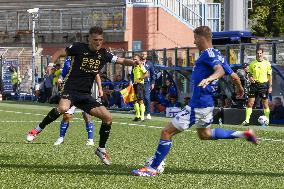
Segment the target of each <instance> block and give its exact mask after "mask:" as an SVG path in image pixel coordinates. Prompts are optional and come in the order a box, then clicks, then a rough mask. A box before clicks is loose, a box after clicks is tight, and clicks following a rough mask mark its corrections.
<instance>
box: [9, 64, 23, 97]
mask: <svg viewBox="0 0 284 189" xmlns="http://www.w3.org/2000/svg"><path fill="white" fill-rule="evenodd" d="M10 72H11V83H12V86H13V92H17V91H18V86H19V85H20V83H21V77H20V73H18V72H17V70H16V68H15V67H10Z"/></svg>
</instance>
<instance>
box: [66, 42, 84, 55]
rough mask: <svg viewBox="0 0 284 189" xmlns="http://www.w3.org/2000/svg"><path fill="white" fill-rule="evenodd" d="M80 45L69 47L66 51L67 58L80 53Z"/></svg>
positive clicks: (75, 44) (74, 44)
mask: <svg viewBox="0 0 284 189" xmlns="http://www.w3.org/2000/svg"><path fill="white" fill-rule="evenodd" d="M80 49H81V48H80V43H73V44H72V45H70V46H69V47H66V49H65V51H66V54H67V56H76V55H78V53H79V52H80Z"/></svg>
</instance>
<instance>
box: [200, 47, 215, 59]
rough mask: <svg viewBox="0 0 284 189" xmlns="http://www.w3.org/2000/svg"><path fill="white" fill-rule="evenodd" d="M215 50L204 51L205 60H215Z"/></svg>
mask: <svg viewBox="0 0 284 189" xmlns="http://www.w3.org/2000/svg"><path fill="white" fill-rule="evenodd" d="M216 53H217V50H216V49H213V48H208V49H206V50H204V53H203V56H205V57H207V58H215V57H216Z"/></svg>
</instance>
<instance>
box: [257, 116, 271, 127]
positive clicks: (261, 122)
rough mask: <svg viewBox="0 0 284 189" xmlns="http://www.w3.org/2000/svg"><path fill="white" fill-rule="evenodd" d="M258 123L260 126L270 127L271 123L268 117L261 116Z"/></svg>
mask: <svg viewBox="0 0 284 189" xmlns="http://www.w3.org/2000/svg"><path fill="white" fill-rule="evenodd" d="M258 123H260V125H268V124H269V121H268V119H267V117H266V116H259V118H258Z"/></svg>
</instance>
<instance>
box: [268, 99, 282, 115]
mask: <svg viewBox="0 0 284 189" xmlns="http://www.w3.org/2000/svg"><path fill="white" fill-rule="evenodd" d="M270 116H271V119H284V106H283V103H282V100H281V98H280V97H275V98H274V99H273V102H272V104H271V106H270Z"/></svg>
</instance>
